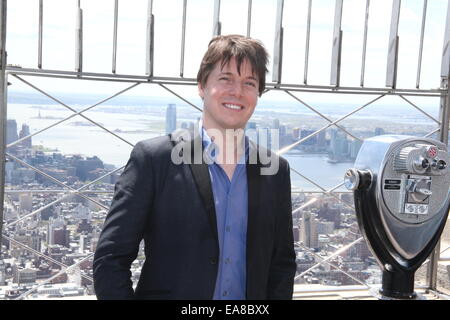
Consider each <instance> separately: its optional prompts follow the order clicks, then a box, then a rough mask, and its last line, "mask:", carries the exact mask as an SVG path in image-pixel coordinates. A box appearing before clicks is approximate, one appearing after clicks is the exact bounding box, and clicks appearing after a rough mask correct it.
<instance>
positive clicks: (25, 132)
mask: <svg viewBox="0 0 450 320" xmlns="http://www.w3.org/2000/svg"><path fill="white" fill-rule="evenodd" d="M29 135H30V127H29V126H28V125H27V124H25V123H24V124H22V130H20V132H19V138H23V137H26V136H29ZM21 144H22V146H24V147H26V148H31V138H28V139H26V140H24V141H22V142H21Z"/></svg>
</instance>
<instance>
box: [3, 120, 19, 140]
mask: <svg viewBox="0 0 450 320" xmlns="http://www.w3.org/2000/svg"><path fill="white" fill-rule="evenodd" d="M17 139H19V136H18V135H17V122H16V120H14V119H8V120H7V121H6V144H10V143H11V142H14V141H16V140H17Z"/></svg>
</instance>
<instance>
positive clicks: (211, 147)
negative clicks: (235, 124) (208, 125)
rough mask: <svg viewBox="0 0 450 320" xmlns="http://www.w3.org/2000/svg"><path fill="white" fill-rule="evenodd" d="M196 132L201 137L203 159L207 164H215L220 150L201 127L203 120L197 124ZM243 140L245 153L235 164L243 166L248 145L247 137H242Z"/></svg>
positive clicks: (246, 156)
mask: <svg viewBox="0 0 450 320" xmlns="http://www.w3.org/2000/svg"><path fill="white" fill-rule="evenodd" d="M198 132H200V134H201V137H202V144H203V155H204V157H205V160H207V163H208V164H212V163H216V158H217V156H218V155H219V152H220V150H219V147H218V146H217V144H215V143H214V141H212V140H211V137H210V136H209V135H208V132H206V129H205V128H204V127H203V118H200V120H199V122H198ZM244 139H245V153H244V154H243V155H242V156H241V158H240V159H239V161H238V163H237V164H245V162H246V161H247V159H248V148H249V144H248V138H247V136H244Z"/></svg>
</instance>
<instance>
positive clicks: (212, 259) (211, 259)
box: [209, 258, 217, 264]
mask: <svg viewBox="0 0 450 320" xmlns="http://www.w3.org/2000/svg"><path fill="white" fill-rule="evenodd" d="M209 262H210V263H211V264H217V259H216V258H209Z"/></svg>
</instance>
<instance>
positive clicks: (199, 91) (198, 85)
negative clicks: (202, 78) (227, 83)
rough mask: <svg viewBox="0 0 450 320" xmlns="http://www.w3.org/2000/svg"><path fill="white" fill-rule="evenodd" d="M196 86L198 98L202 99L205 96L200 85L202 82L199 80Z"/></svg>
mask: <svg viewBox="0 0 450 320" xmlns="http://www.w3.org/2000/svg"><path fill="white" fill-rule="evenodd" d="M197 88H198V95H199V96H200V98H202V100H203V99H204V97H205V94H204V92H203V87H202V84H201V83H200V82H199V83H197Z"/></svg>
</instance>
